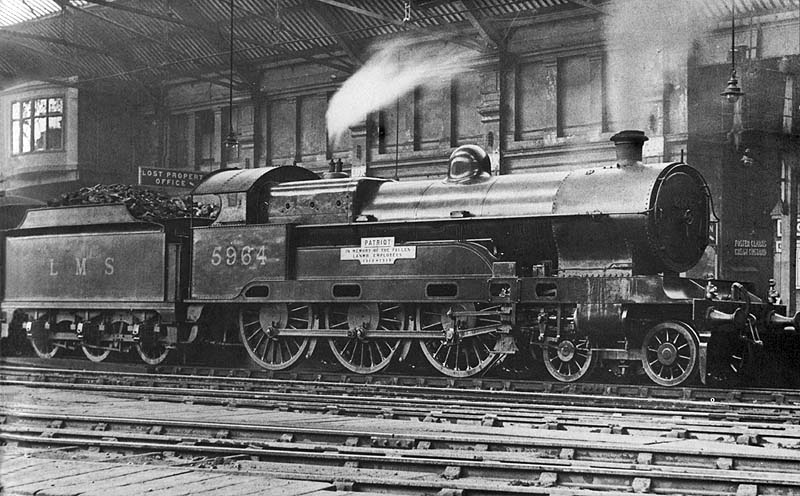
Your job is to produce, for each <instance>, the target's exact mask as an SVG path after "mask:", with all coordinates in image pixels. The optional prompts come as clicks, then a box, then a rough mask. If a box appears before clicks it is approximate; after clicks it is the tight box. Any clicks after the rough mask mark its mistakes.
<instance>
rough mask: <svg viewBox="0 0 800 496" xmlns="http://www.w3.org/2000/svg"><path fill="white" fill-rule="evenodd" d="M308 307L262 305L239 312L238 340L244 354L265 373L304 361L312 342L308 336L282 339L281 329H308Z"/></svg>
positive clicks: (310, 322)
mask: <svg viewBox="0 0 800 496" xmlns="http://www.w3.org/2000/svg"><path fill="white" fill-rule="evenodd" d="M313 325H314V315H313V311H312V309H311V306H310V305H307V304H298V303H292V304H287V303H265V304H263V305H258V306H255V305H254V306H247V307H244V308H242V310H241V311H240V312H239V337H240V339H241V341H242V344H243V345H244V348H245V350H247V354H248V355H250V358H252V359H253V361H254V362H256V363H257V364H258V365H259V366H261V367H263V368H265V369H267V370H284V369H287V368H289V367H291V366H292V365H294V364H295V363H297V361H298V360H300V359H301V358H303V356H304V354H305V353H306V350H307V349H308V348H309V342H310V341H311V340H310V339H309V338H308V337H307V336H281V334H280V330H281V329H292V330H301V329H311V328H312V326H313Z"/></svg>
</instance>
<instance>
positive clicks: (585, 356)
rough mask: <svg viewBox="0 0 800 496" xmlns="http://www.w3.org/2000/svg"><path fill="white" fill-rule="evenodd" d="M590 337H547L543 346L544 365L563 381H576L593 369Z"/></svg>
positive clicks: (551, 373)
mask: <svg viewBox="0 0 800 496" xmlns="http://www.w3.org/2000/svg"><path fill="white" fill-rule="evenodd" d="M593 355H594V354H593V353H592V345H591V343H590V341H589V338H588V337H576V338H571V339H570V338H561V339H559V340H558V341H557V340H556V339H550V338H548V339H546V340H545V342H544V346H543V347H542V359H543V360H544V366H545V368H546V369H547V372H549V373H550V375H551V376H552V377H553V378H554V379H556V380H558V381H561V382H575V381H577V380H579V379H581V378H583V377H585V376H586V374H588V373H589V371H590V370H592V365H593V364H594V361H593V360H592V358H593Z"/></svg>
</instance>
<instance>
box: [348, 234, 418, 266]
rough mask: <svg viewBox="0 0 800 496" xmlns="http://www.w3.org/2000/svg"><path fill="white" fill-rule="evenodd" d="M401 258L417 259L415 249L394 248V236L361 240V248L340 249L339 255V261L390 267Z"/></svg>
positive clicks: (412, 247)
mask: <svg viewBox="0 0 800 496" xmlns="http://www.w3.org/2000/svg"><path fill="white" fill-rule="evenodd" d="M402 258H404V259H413V258H417V247H416V246H395V244H394V236H388V237H381V238H361V247H359V248H341V251H340V253H339V260H358V262H359V263H360V264H361V265H391V264H393V263H394V262H395V261H396V260H398V259H402Z"/></svg>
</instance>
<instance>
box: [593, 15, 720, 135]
mask: <svg viewBox="0 0 800 496" xmlns="http://www.w3.org/2000/svg"><path fill="white" fill-rule="evenodd" d="M704 1H705V0H658V1H649V0H614V1H613V2H612V3H610V4H608V5H607V6H606V12H607V13H608V15H606V16H605V17H604V29H605V38H606V41H607V42H608V68H607V69H608V71H607V74H608V93H609V94H608V96H609V109H608V110H609V118H610V121H611V123H612V127H613V128H615V129H644V130H648V131H650V132H655V131H657V130H656V129H653V128H652V127H653V122H654V121H657V118H658V116H659V113H660V112H661V111H662V110H661V109H660V108H659V106H658V102H660V101H661V100H662V98H663V90H664V85H671V87H672V88H674V89H675V90H677V91H681V92H683V91H685V66H686V60H687V57H688V55H689V52H690V50H691V47H692V44H693V43H694V41H695V40H697V39H699V38H700V37H701V35H702V34H703V33H704V32H705V31H706V30H708V29H710V27H711V26H709V24H708V21H707V18H706V16H704V15H700V9H701V7H702V5H703V3H704ZM651 116H652V117H651ZM653 118H656V119H653Z"/></svg>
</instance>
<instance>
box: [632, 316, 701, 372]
mask: <svg viewBox="0 0 800 496" xmlns="http://www.w3.org/2000/svg"><path fill="white" fill-rule="evenodd" d="M697 361H698V344H697V339H696V338H695V336H694V332H693V331H692V330H691V328H690V327H688V326H687V325H686V324H683V323H681V322H662V323H660V324H657V325H655V326H654V327H652V328H651V329H650V330H649V331H647V334H646V335H645V337H644V342H643V343H642V368H644V371H645V373H646V374H647V376H648V377H650V379H652V381H653V382H655V383H656V384H658V385H661V386H677V385H679V384H683V383H684V382H686V381H687V380H688V379H689V378H690V377H691V376H692V374H693V373H694V371H695V370H696V369H697Z"/></svg>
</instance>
